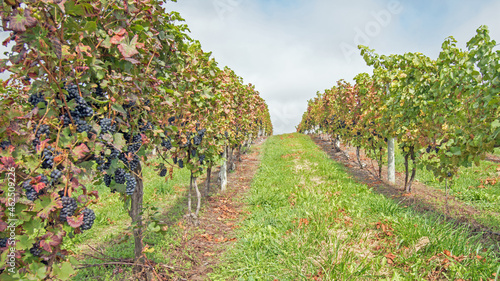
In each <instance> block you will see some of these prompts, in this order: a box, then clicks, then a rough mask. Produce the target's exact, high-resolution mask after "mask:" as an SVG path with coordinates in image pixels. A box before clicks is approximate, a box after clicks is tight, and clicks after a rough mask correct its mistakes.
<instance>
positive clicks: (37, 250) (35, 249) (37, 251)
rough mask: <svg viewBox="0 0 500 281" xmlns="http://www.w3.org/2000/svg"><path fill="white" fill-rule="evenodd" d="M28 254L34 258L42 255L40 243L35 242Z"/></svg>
mask: <svg viewBox="0 0 500 281" xmlns="http://www.w3.org/2000/svg"><path fill="white" fill-rule="evenodd" d="M30 253H31V254H32V255H33V256H35V257H39V256H40V255H41V254H42V249H41V248H40V242H36V243H34V244H33V247H31V249H30Z"/></svg>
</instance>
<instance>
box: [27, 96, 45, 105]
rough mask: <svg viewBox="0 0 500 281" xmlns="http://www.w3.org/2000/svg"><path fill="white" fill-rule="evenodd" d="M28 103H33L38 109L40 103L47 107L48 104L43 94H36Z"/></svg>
mask: <svg viewBox="0 0 500 281" xmlns="http://www.w3.org/2000/svg"><path fill="white" fill-rule="evenodd" d="M28 102H29V103H31V105H33V106H34V107H36V106H37V105H38V104H39V103H41V102H43V103H44V104H45V105H47V102H46V101H45V97H44V96H43V94H42V93H34V94H32V95H31V96H30V97H29V98H28Z"/></svg>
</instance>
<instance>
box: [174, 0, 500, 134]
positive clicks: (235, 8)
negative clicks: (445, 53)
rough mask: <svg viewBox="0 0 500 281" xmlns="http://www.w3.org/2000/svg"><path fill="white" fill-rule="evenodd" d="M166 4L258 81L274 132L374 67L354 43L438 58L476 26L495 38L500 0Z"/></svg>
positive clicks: (217, 54) (291, 127)
mask: <svg viewBox="0 0 500 281" xmlns="http://www.w3.org/2000/svg"><path fill="white" fill-rule="evenodd" d="M166 8H167V10H173V11H177V12H179V13H180V14H181V16H182V17H183V18H184V19H185V20H186V23H187V25H188V26H189V29H190V30H191V34H190V36H191V37H192V38H193V39H195V40H199V41H200V42H201V45H202V48H203V50H204V51H205V52H212V55H213V57H214V58H215V60H216V61H217V62H218V63H219V66H220V67H224V66H228V67H230V68H231V69H233V70H234V71H235V72H236V74H237V75H239V76H241V77H242V78H243V80H244V82H245V83H252V84H253V85H255V87H256V89H257V90H258V91H259V93H260V95H261V96H262V97H263V98H264V99H265V100H266V102H267V104H268V105H269V110H270V113H271V119H272V122H273V127H274V134H283V133H290V132H294V131H295V130H296V129H295V127H296V126H297V125H298V124H299V122H300V120H301V118H302V114H303V113H304V111H305V110H306V109H307V101H308V100H309V99H311V98H313V97H315V96H316V93H317V92H318V91H319V92H323V91H324V90H325V89H329V88H331V87H332V86H334V85H335V84H336V81H338V80H339V79H345V80H347V81H352V78H353V77H354V76H356V75H357V74H358V73H362V72H367V73H371V72H372V69H371V68H370V67H368V66H366V63H365V62H364V61H363V59H362V58H361V56H360V55H359V50H358V49H357V48H356V46H357V45H359V44H361V45H366V46H368V47H369V48H370V49H375V52H376V53H379V54H386V55H389V54H403V53H406V52H421V53H423V54H424V55H427V56H429V57H431V58H433V59H436V58H437V56H438V55H439V52H440V49H441V44H442V43H443V41H444V40H445V39H446V38H447V37H449V36H453V37H454V38H455V39H456V40H457V41H458V46H459V47H462V48H465V46H466V43H467V41H468V40H470V38H472V37H473V36H474V34H475V31H476V29H477V28H479V26H481V25H487V26H488V27H489V29H490V36H491V38H493V39H494V40H496V41H499V42H500V16H499V11H500V1H498V0H496V1H495V0H490V1H488V0H476V1H472V0H418V1H410V0H406V1H398V0H352V1H345V0H344V1H341V0H329V1H327V0H178V2H176V3H173V2H168V3H167V4H166Z"/></svg>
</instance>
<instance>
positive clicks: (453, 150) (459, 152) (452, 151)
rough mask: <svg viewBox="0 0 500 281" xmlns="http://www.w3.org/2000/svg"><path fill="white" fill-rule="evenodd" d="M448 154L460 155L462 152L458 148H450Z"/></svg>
mask: <svg viewBox="0 0 500 281" xmlns="http://www.w3.org/2000/svg"><path fill="white" fill-rule="evenodd" d="M450 152H451V153H452V154H453V155H457V156H458V155H462V151H461V150H460V147H455V146H453V147H450Z"/></svg>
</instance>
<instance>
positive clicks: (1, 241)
mask: <svg viewBox="0 0 500 281" xmlns="http://www.w3.org/2000/svg"><path fill="white" fill-rule="evenodd" d="M8 240H9V238H0V248H5V247H7V241H8Z"/></svg>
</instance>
